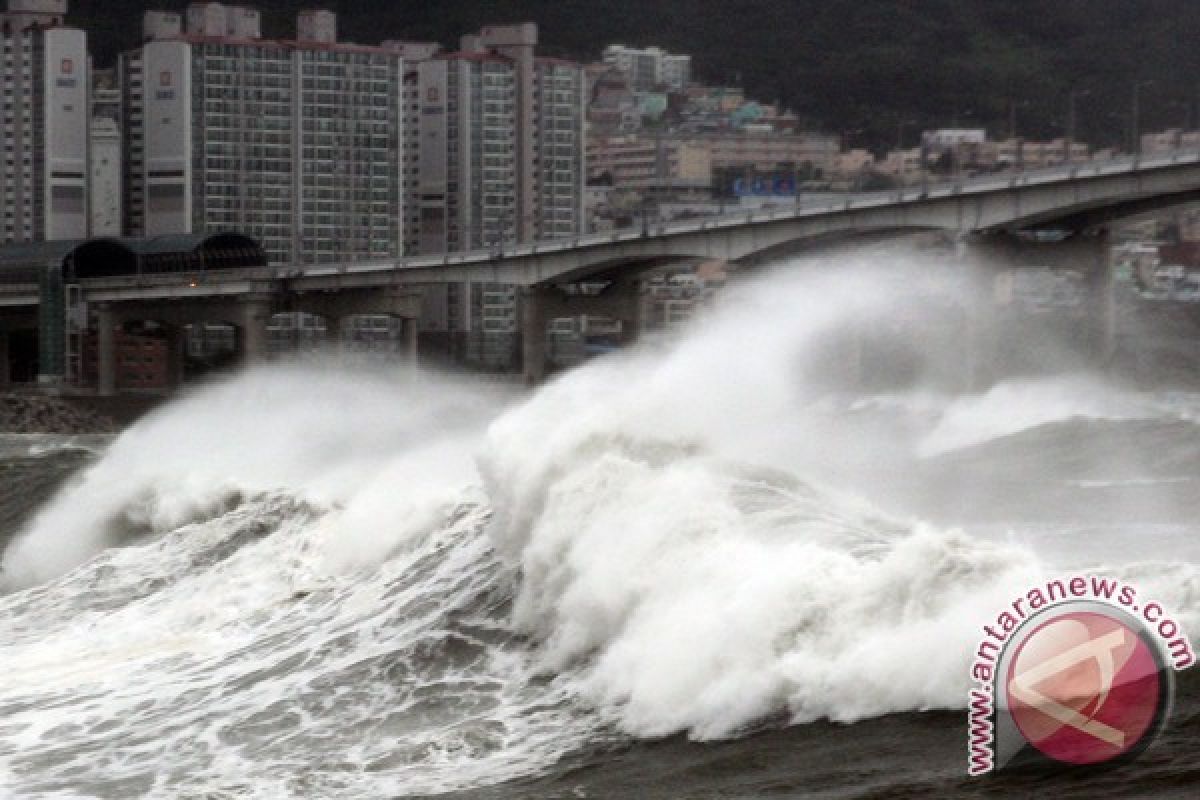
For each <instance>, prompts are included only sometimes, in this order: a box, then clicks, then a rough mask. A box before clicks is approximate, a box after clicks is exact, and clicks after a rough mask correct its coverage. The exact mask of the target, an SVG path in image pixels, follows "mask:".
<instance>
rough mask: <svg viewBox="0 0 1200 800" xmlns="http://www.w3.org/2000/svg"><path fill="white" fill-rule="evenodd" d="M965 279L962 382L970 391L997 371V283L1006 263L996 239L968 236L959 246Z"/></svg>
mask: <svg viewBox="0 0 1200 800" xmlns="http://www.w3.org/2000/svg"><path fill="white" fill-rule="evenodd" d="M956 251H957V256H958V260H959V263H960V266H961V267H962V269H963V270H964V272H965V274H964V279H963V287H964V291H963V306H962V311H963V323H962V353H963V362H962V363H963V367H962V369H963V373H962V376H963V377H962V386H963V389H965V390H966V391H968V392H976V391H981V390H983V389H986V388H987V387H988V385H989V384H990V383H991V382H992V380H993V379H994V378H995V375H996V369H997V364H996V361H997V359H998V358H999V356H1000V352H999V351H1000V348H999V347H998V346H997V344H998V343H997V338H996V337H997V324H996V313H997V309H996V284H997V280H998V279H1000V276H1001V275H1002V273H1003V272H1004V268H1005V264H1004V262H1003V260H1002V259H1001V258H1000V257H998V256H997V255H996V247H995V243H993V242H990V241H986V240H983V239H981V238H980V237H975V236H969V237H963V238H961V239H959V241H958V243H957V247H956Z"/></svg>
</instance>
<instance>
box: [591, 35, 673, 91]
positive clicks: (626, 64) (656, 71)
mask: <svg viewBox="0 0 1200 800" xmlns="http://www.w3.org/2000/svg"><path fill="white" fill-rule="evenodd" d="M604 63H605V64H609V65H611V66H614V67H616V68H617V69H618V70H620V71H621V72H623V73H625V76H626V77H627V78H628V79H629V84H630V86H631V88H632V89H633V90H634V91H636V92H652V91H655V90H657V89H669V90H671V91H674V92H682V91H683V90H684V89H686V88H687V85H688V83H689V82H690V81H691V79H692V57H691V56H685V55H673V54H671V53H668V52H666V51H665V50H663V49H662V48H660V47H646V48H637V47H626V46H625V45H621V44H610V45H609V46H608V47H606V48H604Z"/></svg>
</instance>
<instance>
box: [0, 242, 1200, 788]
mask: <svg viewBox="0 0 1200 800" xmlns="http://www.w3.org/2000/svg"><path fill="white" fill-rule="evenodd" d="M903 258H904V257H903V256H902V255H901V254H894V255H893V256H891V257H890V258H889V263H887V264H885V265H884V266H883V267H879V266H877V265H873V264H870V263H855V262H854V259H842V260H840V261H839V262H837V263H836V264H830V263H818V264H816V265H815V266H816V269H813V270H807V271H797V273H796V274H789V275H784V276H778V277H774V278H772V280H770V281H769V282H766V283H763V284H757V283H751V284H748V285H745V286H743V287H740V288H738V289H736V290H735V291H733V292H732V293H731V295H730V297H729V298H728V299H727V301H726V303H725V304H724V305H723V307H722V308H720V309H718V310H717V311H716V312H714V313H713V314H711V315H709V316H707V317H705V318H704V319H702V320H700V321H698V322H697V323H695V324H694V325H693V326H692V327H691V328H690V329H689V330H687V331H686V332H685V334H684V335H683V336H682V337H680V339H679V340H678V341H676V342H674V343H672V344H669V345H667V346H666V347H665V348H662V349H660V350H656V351H654V352H650V351H648V350H640V351H639V350H635V351H634V352H630V353H623V354H619V355H616V356H614V357H609V358H605V359H602V360H599V361H596V362H593V363H592V364H590V365H588V366H587V367H584V368H582V369H579V370H576V371H574V372H572V373H570V374H568V375H566V376H565V377H564V378H562V379H560V380H558V381H555V382H553V383H551V384H550V385H548V386H546V387H544V388H543V389H541V390H540V391H538V392H536V393H534V394H532V395H530V396H527V397H523V398H520V402H519V404H518V405H516V406H515V407H512V408H510V409H507V410H506V406H507V405H508V404H509V403H510V401H512V400H513V399H514V398H512V397H510V396H508V395H506V394H505V393H504V392H503V391H501V390H495V389H493V390H489V391H487V392H485V391H484V390H482V389H481V388H480V387H479V386H476V385H463V384H460V383H456V382H453V381H450V380H447V379H443V378H437V377H435V376H431V375H419V376H413V375H411V374H407V373H406V374H404V375H399V374H397V375H395V376H389V375H373V374H370V373H366V372H364V371H361V370H358V371H347V370H343V369H338V368H334V367H332V366H328V365H326V366H324V367H300V366H288V367H277V368H271V369H262V370H255V371H251V372H249V373H246V374H244V375H242V376H239V377H237V378H236V379H233V380H230V381H227V382H224V383H220V384H217V385H214V386H210V387H207V388H205V389H201V390H198V391H196V392H194V393H192V394H190V395H188V396H186V397H184V398H182V399H181V400H179V401H178V402H175V403H173V404H171V405H170V406H167V407H166V408H164V409H162V410H160V411H159V412H157V413H156V414H154V415H152V416H151V417H149V418H147V419H146V420H144V421H143V422H141V423H139V424H138V425H136V426H135V427H133V428H132V429H130V430H129V431H127V432H126V433H124V434H122V435H121V436H120V437H118V438H117V440H116V441H115V442H114V443H113V444H112V446H111V447H110V448H109V449H108V450H107V451H106V452H105V453H104V454H103V455H102V456H101V457H100V458H99V459H98V460H97V461H96V463H95V464H94V465H92V466H91V467H89V468H88V469H87V470H86V471H85V472H84V473H83V474H82V475H81V476H80V477H79V479H78V480H77V481H76V482H75V483H74V484H73V485H71V486H70V487H67V488H66V489H64V491H63V492H62V493H61V494H60V495H59V496H58V497H57V498H56V499H55V500H54V501H52V502H51V503H50V504H49V505H48V506H47V507H46V508H45V509H44V510H43V511H42V513H40V514H39V515H38V516H37V517H36V518H35V519H34V520H33V521H32V522H31V523H30V524H29V525H28V526H27V528H26V530H25V531H24V533H23V535H22V536H21V538H20V539H19V540H18V541H17V542H16V543H15V544H14V546H13V547H12V548H10V550H9V551H8V552H7V553H5V555H4V561H3V566H4V570H5V577H4V579H5V581H6V582H7V584H6V585H7V588H8V589H10V590H12V589H18V588H19V589H21V590H20V591H15V592H12V593H10V594H8V595H6V596H3V597H0V662H2V663H3V665H4V670H3V671H2V672H0V790H6V789H9V790H15V789H14V787H18V786H19V787H20V788H21V789H22V791H23V793H24V794H25V795H28V796H44V797H50V796H54V795H55V794H56V793H58V794H63V793H66V794H70V793H72V792H75V793H84V794H86V793H89V792H91V793H96V792H100V791H103V792H105V793H107V794H109V795H119V794H126V795H132V794H146V795H150V796H158V797H172V796H179V795H182V794H192V795H202V794H206V793H208V794H213V795H218V796H230V797H243V796H244V797H254V796H271V797H276V796H292V797H305V796H323V797H358V796H394V795H401V794H409V793H411V794H420V793H428V792H433V791H439V790H446V789H452V788H456V787H463V786H472V785H480V784H485V783H492V782H496V781H499V780H503V779H505V778H507V777H512V776H517V775H521V774H528V773H531V772H535V771H537V770H540V769H543V768H545V767H546V766H547V765H549V764H551V763H553V762H554V761H555V760H556V759H558V758H561V757H562V756H563V755H564V754H566V753H569V752H572V751H573V750H576V749H578V748H580V747H582V746H584V745H585V744H586V743H589V742H594V741H595V740H596V739H597V737H601V736H608V735H613V732H614V731H619V732H622V733H623V734H626V735H635V736H658V735H663V734H668V733H672V732H686V733H687V734H689V735H691V736H693V737H697V738H713V737H723V736H731V735H736V734H737V733H738V732H740V731H742V730H744V729H745V728H747V727H748V726H753V725H756V724H758V723H760V722H761V721H763V720H764V719H771V720H778V719H779V718H780V715H786V717H788V718H790V719H791V720H793V721H796V722H804V721H808V720H812V719H815V718H819V717H829V718H832V719H837V720H846V721H850V720H861V719H864V718H868V717H871V716H875V715H878V714H883V713H887V712H894V711H906V710H915V709H928V708H945V707H954V706H958V705H960V704H961V701H962V698H963V697H964V696H965V695H964V689H965V686H966V682H967V664H968V662H969V659H970V654H971V650H972V648H973V646H974V644H975V642H976V640H977V638H978V636H979V626H980V625H981V624H983V623H984V622H986V621H988V620H990V619H992V618H993V616H994V614H995V612H996V611H997V609H999V608H1002V607H1003V606H1004V605H1005V604H1006V603H1007V602H1009V601H1010V600H1011V598H1012V597H1014V596H1016V595H1017V594H1019V593H1020V592H1021V591H1022V590H1023V589H1024V588H1025V587H1026V586H1027V585H1029V584H1031V583H1033V582H1036V581H1037V580H1040V579H1042V578H1043V577H1044V576H1045V575H1047V574H1048V573H1051V572H1053V571H1054V570H1055V568H1056V565H1055V564H1053V563H1047V562H1046V561H1045V560H1044V559H1043V558H1042V557H1041V556H1039V554H1038V552H1037V551H1036V542H1034V543H1032V544H1010V543H1003V542H997V541H983V540H978V539H975V538H972V537H970V536H968V535H966V534H964V533H961V532H956V531H953V530H938V529H936V528H935V527H933V526H931V525H928V524H925V523H921V522H915V521H910V520H903V519H894V518H891V517H889V516H888V515H887V514H885V513H882V512H881V511H879V510H878V509H877V508H876V507H875V504H874V503H873V498H872V497H870V496H864V494H863V492H861V491H859V490H858V488H857V486H856V483H855V476H856V475H857V474H859V471H860V470H862V469H864V468H865V467H867V466H869V467H871V468H872V469H873V470H875V471H876V472H878V471H879V470H880V467H881V465H882V466H883V467H884V470H885V471H886V469H888V468H892V466H893V465H894V467H895V469H898V470H900V469H904V467H905V465H906V464H912V463H915V461H916V460H918V458H919V451H920V449H921V448H922V446H925V447H927V448H929V447H933V449H934V450H938V449H941V450H943V451H944V449H945V448H952V447H962V446H964V445H965V444H967V443H970V442H972V441H982V440H985V439H986V438H989V437H996V436H1003V435H1006V434H1007V433H1011V432H1014V431H1016V430H1020V429H1022V428H1025V427H1029V426H1032V425H1037V424H1041V423H1044V422H1048V421H1053V420H1055V419H1064V418H1068V417H1070V416H1074V415H1077V414H1079V413H1083V412H1086V411H1087V410H1088V409H1087V408H1084V409H1083V412H1081V410H1080V408H1081V407H1080V403H1079V402H1078V398H1079V397H1080V396H1081V392H1082V394H1083V395H1085V396H1086V395H1087V392H1091V391H1093V389H1094V390H1095V391H1097V392H1100V393H1101V394H1104V393H1107V392H1108V391H1109V390H1108V388H1106V386H1105V385H1104V384H1099V383H1097V384H1094V385H1092V386H1093V388H1089V389H1087V390H1086V391H1084V390H1079V389H1077V388H1067V389H1063V388H1062V387H1061V386H1058V388H1054V385H1051V388H1046V386H1042V385H1034V386H1033V388H1029V386H1021V385H1009V386H1008V387H1007V388H1003V387H1002V388H999V389H997V390H996V391H995V392H994V393H993V394H992V395H990V396H989V395H984V396H983V397H982V398H980V397H973V398H966V399H961V400H960V399H956V398H944V399H943V398H940V397H939V396H938V395H936V394H935V393H931V392H921V393H917V394H914V395H912V396H911V397H908V399H906V396H905V395H904V394H902V393H901V394H896V395H895V396H893V397H892V399H891V400H882V401H877V402H876V401H863V400H862V399H861V398H859V397H857V396H856V395H854V394H853V393H852V392H850V391H848V390H847V389H846V387H845V386H840V385H839V384H838V382H837V381H828V380H823V377H824V376H822V375H818V374H815V371H820V370H823V369H825V368H826V367H827V366H828V353H829V348H828V344H829V339H830V338H831V337H833V338H835V339H836V337H837V335H838V333H839V331H842V330H844V329H845V328H846V327H855V326H863V325H866V326H870V325H871V324H872V321H873V320H876V319H878V318H879V317H880V316H881V315H887V314H888V313H890V312H891V311H892V310H894V309H895V308H896V307H897V306H901V307H904V306H905V305H906V304H908V306H909V308H908V311H910V312H911V311H912V308H911V306H912V305H913V304H915V303H918V302H919V301H918V300H916V299H915V298H913V297H910V296H907V295H906V294H905V293H904V290H903V286H904V285H906V280H905V279H904V277H903V275H901V278H900V279H899V280H892V279H889V278H887V277H886V275H887V274H889V271H892V272H895V271H897V270H899V271H900V272H901V273H902V272H903V269H902V268H903V267H904V265H903V264H902V263H898V262H899V261H902V260H903ZM873 260H878V259H873ZM831 266H835V267H836V268H837V271H836V272H835V271H833V270H832V269H830V267H831ZM1063 394H1066V395H1067V396H1068V399H1067V400H1065V401H1062V402H1059V401H1058V400H1055V399H1054V398H1056V397H1061V396H1062V395H1063ZM1012 398H1017V400H1016V401H1013V402H1018V404H1020V403H1024V404H1026V405H1028V406H1030V407H1031V409H1033V410H1030V411H1029V412H1028V413H1026V412H1025V411H1022V412H1020V413H1015V412H1012V409H1011V408H1010V406H1011V405H1012V403H1011V402H1008V401H1011V400H1012ZM1103 402H1108V401H1103ZM1122 403H1124V400H1120V401H1119V402H1117V404H1116V407H1117V411H1115V412H1114V411H1113V408H1112V407H1110V406H1104V405H1103V404H1101V407H1098V408H1095V409H1092V410H1093V411H1094V413H1097V414H1100V413H1103V414H1113V413H1124V412H1123V411H1122V409H1124V408H1125V406H1124V405H1122ZM1040 405H1046V406H1052V408H1043V409H1041V410H1040V411H1037V410H1036V409H1037V408H1038V407H1039V406H1040ZM864 409H866V410H871V409H874V410H873V411H871V413H870V414H867V416H870V417H871V419H870V420H868V421H867V422H866V423H864V422H863V420H861V419H860V417H861V416H862V414H863V411H864ZM989 409H991V411H989ZM993 413H994V414H996V415H999V416H1003V417H1004V418H1003V419H1000V420H998V421H996V420H992V417H991V414H993ZM1006 414H1007V415H1008V416H1004V415H1006ZM880 417H882V419H883V420H884V421H883V422H880ZM889 421H890V422H889ZM889 425H890V426H891V427H888V426H889ZM881 426H882V427H881ZM930 441H933V442H934V443H935V445H936V447H935V446H933V445H929V442H930ZM930 452H932V450H931V451H930ZM117 541H120V542H121V543H123V545H124V546H122V547H116V548H113V547H108V545H110V544H112V543H114V542H117ZM1097 566H1099V567H1107V568H1110V569H1113V570H1115V571H1117V572H1118V573H1119V574H1123V575H1127V576H1128V578H1129V579H1130V580H1136V581H1137V582H1138V584H1139V585H1143V586H1144V587H1145V589H1146V593H1147V594H1153V595H1155V596H1158V597H1160V598H1162V600H1163V601H1164V602H1165V603H1167V604H1169V605H1171V607H1172V608H1173V609H1175V610H1176V611H1177V612H1178V617H1179V619H1180V620H1181V621H1183V622H1184V624H1185V625H1188V626H1190V628H1191V629H1192V630H1193V631H1194V630H1196V629H1197V626H1198V624H1200V619H1198V618H1197V613H1198V612H1200V579H1198V577H1197V573H1196V570H1195V568H1194V566H1193V565H1191V564H1188V563H1161V564H1157V565H1151V564H1145V563H1139V564H1133V565H1122V564H1098V565H1097ZM89 787H91V788H89Z"/></svg>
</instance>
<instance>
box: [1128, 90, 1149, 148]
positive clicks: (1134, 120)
mask: <svg viewBox="0 0 1200 800" xmlns="http://www.w3.org/2000/svg"><path fill="white" fill-rule="evenodd" d="M1153 85H1154V81H1138V82H1136V83H1134V84H1133V108H1132V109H1131V116H1130V120H1129V133H1130V135H1131V137H1132V141H1131V142H1130V148H1129V152H1130V153H1131V154H1132V155H1134V156H1139V155H1141V154H1142V117H1141V112H1142V89H1143V88H1144V87H1147V86H1153Z"/></svg>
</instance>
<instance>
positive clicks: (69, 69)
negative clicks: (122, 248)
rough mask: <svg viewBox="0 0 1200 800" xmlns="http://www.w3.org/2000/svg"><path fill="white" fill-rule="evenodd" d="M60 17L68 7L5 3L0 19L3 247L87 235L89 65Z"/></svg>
mask: <svg viewBox="0 0 1200 800" xmlns="http://www.w3.org/2000/svg"><path fill="white" fill-rule="evenodd" d="M66 11H67V4H66V0H9V3H8V10H7V11H6V12H5V13H2V14H0V58H2V61H0V93H2V94H3V102H2V103H0V126H2V129H3V130H4V131H5V136H4V154H3V155H4V157H3V163H0V198H2V200H3V214H4V218H3V227H2V228H0V237H2V238H0V241H3V242H5V243H9V242H36V241H46V240H60V239H75V238H82V237H84V236H86V235H87V232H88V197H87V185H88V177H87V174H88V130H89V119H88V117H89V113H88V103H89V82H90V77H89V74H90V63H89V60H88V52H87V35H86V34H85V33H84V32H83V31H81V30H77V29H74V28H68V27H63V24H64V20H65V16H66Z"/></svg>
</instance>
